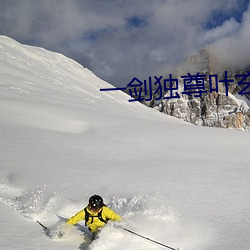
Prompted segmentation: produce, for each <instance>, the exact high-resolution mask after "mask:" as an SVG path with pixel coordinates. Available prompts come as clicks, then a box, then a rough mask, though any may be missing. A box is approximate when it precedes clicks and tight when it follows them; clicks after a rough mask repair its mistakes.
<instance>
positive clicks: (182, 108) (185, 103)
mask: <svg viewBox="0 0 250 250" xmlns="http://www.w3.org/2000/svg"><path fill="white" fill-rule="evenodd" d="M212 62H213V59H212V58H211V55H210V53H209V50H207V49H201V50H200V51H198V52H197V53H195V54H193V55H192V56H190V57H188V58H187V59H186V60H185V61H184V62H183V63H182V64H181V65H180V66H179V67H178V68H177V78H178V93H179V98H171V97H172V96H173V92H174V91H171V90H168V91H166V93H165V95H164V97H163V98H162V99H161V100H160V101H159V100H157V101H156V100H154V99H153V100H152V101H151V102H145V101H144V102H143V103H144V104H145V105H147V106H150V107H152V108H155V109H157V110H159V111H160V112H163V113H165V114H167V115H171V116H174V117H177V118H180V119H182V120H184V121H187V122H190V123H193V124H195V125H201V126H209V127H221V128H233V129H242V130H248V129H249V127H250V109H249V106H248V103H249V101H248V99H247V98H248V95H239V94H237V93H238V92H239V91H240V90H241V89H242V86H239V85H238V83H239V79H238V78H237V77H235V75H239V74H246V72H247V70H248V68H245V69H230V70H229V71H227V72H226V73H225V71H220V70H217V69H218V68H217V67H215V65H214V64H213V63H212ZM198 73H199V74H200V75H202V76H203V79H204V82H203V83H204V86H203V87H204V88H203V91H201V89H200V88H199V87H200V86H199V85H200V84H198V83H199V82H198V81H199V80H198V81H195V77H194V78H193V79H192V81H191V80H187V77H188V76H190V75H193V76H195V75H197V74H198ZM225 74H227V75H225ZM185 77H186V78H185ZM225 78H226V79H228V80H229V82H227V83H225ZM249 78H250V77H248V78H246V80H247V79H248V82H249V80H250V79H249ZM199 79H200V78H199ZM185 80H186V82H185ZM200 83H201V82H200ZM195 84H197V85H195ZM191 86H197V88H196V87H194V88H193V89H192V91H193V92H194V93H192V94H188V93H187V91H185V90H186V89H185V88H188V87H191ZM168 88H170V85H169V86H168ZM248 91H249V90H248ZM183 92H186V93H183Z"/></svg>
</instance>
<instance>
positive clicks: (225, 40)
mask: <svg viewBox="0 0 250 250" xmlns="http://www.w3.org/2000/svg"><path fill="white" fill-rule="evenodd" d="M234 23H235V21H234ZM233 26H234V28H233ZM231 28H232V29H231V32H225V30H230V29H228V27H227V24H226V23H225V24H224V25H222V27H220V28H219V29H220V30H221V31H222V32H225V33H227V35H226V36H223V37H222V38H221V39H217V40H215V41H214V42H213V43H212V44H210V46H209V49H210V52H211V53H212V56H213V58H212V59H213V60H214V61H215V62H216V65H222V68H224V69H228V68H232V67H233V68H234V67H245V66H247V65H248V66H249V64H250V53H249V51H250V42H249V41H250V8H248V10H247V11H245V13H244V15H243V18H242V22H241V23H235V24H232V25H231ZM215 32H216V31H215Z"/></svg>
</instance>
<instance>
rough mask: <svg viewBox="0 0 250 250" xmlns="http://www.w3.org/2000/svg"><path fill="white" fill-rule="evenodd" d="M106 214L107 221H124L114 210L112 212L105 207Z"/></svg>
mask: <svg viewBox="0 0 250 250" xmlns="http://www.w3.org/2000/svg"><path fill="white" fill-rule="evenodd" d="M103 209H104V214H105V217H106V218H107V219H110V220H112V221H118V222H120V221H122V218H121V216H120V215H118V214H116V213H115V212H114V211H113V210H111V209H110V208H108V207H104V208H103Z"/></svg>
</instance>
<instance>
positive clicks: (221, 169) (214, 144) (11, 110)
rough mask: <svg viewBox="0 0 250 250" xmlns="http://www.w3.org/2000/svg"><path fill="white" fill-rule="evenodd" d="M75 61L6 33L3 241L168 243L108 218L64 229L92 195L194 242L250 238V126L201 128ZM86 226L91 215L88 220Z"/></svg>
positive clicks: (175, 238) (243, 244)
mask: <svg viewBox="0 0 250 250" xmlns="http://www.w3.org/2000/svg"><path fill="white" fill-rule="evenodd" d="M108 87H110V85H109V84H108V83H106V82H104V81H102V80H101V79H99V78H97V77H96V76H95V75H94V74H93V73H91V72H90V71H89V70H87V69H85V68H84V67H82V66H81V65H79V64H77V63H76V62H74V61H72V60H70V59H68V58H66V57H64V56H62V55H60V54H56V53H53V52H49V51H46V50H44V49H41V48H36V47H29V46H24V45H21V44H19V43H17V42H16V41H14V40H12V39H10V38H7V37H4V36H0V149H1V150H0V155H1V163H0V212H1V214H2V218H1V224H0V228H1V236H0V248H1V249H5V250H6V249H7V250H8V249H11V250H13V249H25V250H26V249H60V250H63V249H67V250H69V249H72V250H73V249H82V250H86V249H90V250H104V249H105V250H108V249H109V250H117V249H120V250H132V249H133V250H137V249H143V250H151V249H152V250H153V249H163V247H160V246H158V245H156V244H153V243H151V242H148V241H146V240H145V239H142V238H139V237H137V236H134V235H132V234H129V233H128V232H125V231H123V230H121V229H116V228H114V227H113V226H112V225H108V226H107V227H106V228H105V229H104V230H103V231H102V233H101V235H100V238H98V239H97V240H96V241H95V242H93V243H92V244H90V241H89V240H88V238H87V237H85V236H84V235H83V229H82V227H77V226H75V227H73V228H72V229H71V230H70V231H69V232H67V234H66V235H65V237H64V238H63V239H61V240H60V239H54V240H52V239H50V238H49V237H47V236H46V235H45V234H44V232H43V230H42V228H41V227H40V226H39V225H38V224H37V223H36V220H40V221H42V222H43V223H44V224H45V225H47V226H50V227H53V225H55V223H57V222H58V221H59V218H58V215H59V216H62V217H65V218H68V217H70V216H72V215H74V214H75V213H76V212H78V211H79V210H80V209H82V208H84V206H85V205H86V204H87V202H88V198H89V196H91V195H92V194H95V193H97V194H100V195H102V196H103V198H104V201H105V202H106V204H107V206H110V207H111V208H112V209H113V210H114V211H116V212H117V213H119V214H120V215H121V216H122V218H123V222H122V225H123V226H124V227H126V228H128V229H130V230H133V231H135V232H137V233H139V234H142V235H145V236H147V237H149V238H152V239H154V240H157V241H160V242H162V243H164V244H166V245H169V246H172V247H174V248H177V247H181V248H183V249H184V250H198V249H199V250H212V249H220V250H236V249H241V250H248V249H249V248H250V239H249V235H250V228H249V224H250V219H249V218H250V201H249V195H250V168H249V148H248V147H249V141H250V140H249V139H250V135H249V133H247V132H242V131H233V130H223V129H214V128H212V129H210V128H204V127H196V126H193V125H190V124H188V123H185V122H182V121H180V120H178V119H176V118H173V117H168V116H166V115H164V114H161V113H159V112H157V111H155V110H153V109H150V108H147V107H146V106H144V105H142V104H140V103H130V102H128V99H129V97H128V96H127V95H126V94H124V93H122V92H100V88H108ZM81 225H82V226H83V225H84V223H81Z"/></svg>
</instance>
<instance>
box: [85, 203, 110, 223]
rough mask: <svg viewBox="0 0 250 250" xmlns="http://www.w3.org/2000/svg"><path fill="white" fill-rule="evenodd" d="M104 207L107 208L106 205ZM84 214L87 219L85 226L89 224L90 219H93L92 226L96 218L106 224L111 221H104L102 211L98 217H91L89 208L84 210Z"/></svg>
mask: <svg viewBox="0 0 250 250" xmlns="http://www.w3.org/2000/svg"><path fill="white" fill-rule="evenodd" d="M104 206H105V205H104ZM84 212H85V219H84V220H85V226H87V222H88V221H89V219H90V218H91V219H92V221H91V223H90V224H92V223H93V221H94V217H97V218H98V219H99V220H100V221H102V222H104V223H107V222H108V221H109V219H107V220H104V219H103V218H102V210H101V211H100V212H99V213H98V214H97V215H96V216H92V215H90V213H89V212H88V210H87V207H85V208H84Z"/></svg>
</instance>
